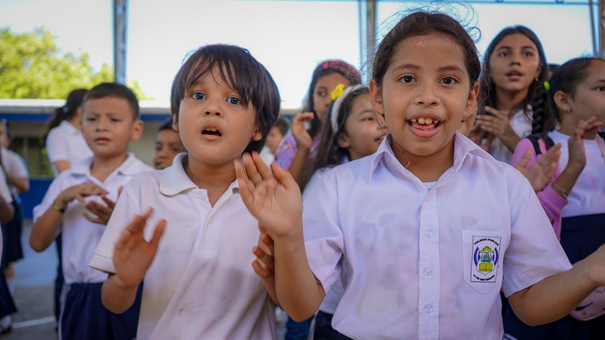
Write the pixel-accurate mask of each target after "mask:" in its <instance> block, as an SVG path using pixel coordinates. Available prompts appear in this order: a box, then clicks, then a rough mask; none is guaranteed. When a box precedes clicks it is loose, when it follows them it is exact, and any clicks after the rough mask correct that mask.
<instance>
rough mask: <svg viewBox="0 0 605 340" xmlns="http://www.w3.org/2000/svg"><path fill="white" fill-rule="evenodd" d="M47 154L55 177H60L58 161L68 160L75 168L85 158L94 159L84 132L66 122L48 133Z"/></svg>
mask: <svg viewBox="0 0 605 340" xmlns="http://www.w3.org/2000/svg"><path fill="white" fill-rule="evenodd" d="M46 154H47V156H48V160H49V161H50V164H51V166H52V168H53V173H54V174H55V177H56V176H57V175H58V171H57V168H56V167H55V162H56V161H60V160H66V161H69V163H70V164H71V165H72V166H73V165H74V164H75V163H78V162H79V161H81V160H83V159H85V158H88V157H92V151H91V150H90V148H89V147H88V144H86V140H85V139H84V136H83V135H82V132H81V131H79V130H78V129H76V128H75V127H74V126H73V125H71V123H70V122H68V121H66V120H64V121H62V122H61V124H59V125H58V126H56V127H55V128H53V129H51V130H50V131H49V132H48V135H47V136H46Z"/></svg>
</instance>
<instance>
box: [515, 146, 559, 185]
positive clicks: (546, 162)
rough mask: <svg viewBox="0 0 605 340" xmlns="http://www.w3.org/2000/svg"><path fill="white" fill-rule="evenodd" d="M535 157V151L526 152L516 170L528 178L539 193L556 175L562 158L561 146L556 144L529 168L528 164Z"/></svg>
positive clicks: (530, 149) (528, 150) (529, 149)
mask: <svg viewBox="0 0 605 340" xmlns="http://www.w3.org/2000/svg"><path fill="white" fill-rule="evenodd" d="M534 155H535V152H534V149H532V148H528V149H527V150H525V154H523V158H521V160H520V161H519V163H517V164H516V165H515V168H516V169H517V170H519V171H520V172H521V173H522V174H523V175H524V176H525V177H526V178H527V180H528V181H529V183H530V184H531V186H532V188H533V189H534V191H536V192H538V191H541V190H542V189H544V187H545V186H546V184H548V182H550V180H551V179H552V176H554V174H555V170H556V169H557V164H558V163H559V157H561V144H556V145H554V146H553V147H551V148H550V149H548V151H547V152H546V153H544V154H543V155H542V157H540V158H538V160H537V161H536V162H534V163H533V164H532V165H531V166H529V167H528V166H527V164H528V163H529V161H530V160H531V158H532V157H534Z"/></svg>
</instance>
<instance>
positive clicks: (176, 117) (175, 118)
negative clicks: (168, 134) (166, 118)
mask: <svg viewBox="0 0 605 340" xmlns="http://www.w3.org/2000/svg"><path fill="white" fill-rule="evenodd" d="M172 129H173V130H174V131H176V132H179V115H178V114H176V113H173V114H172Z"/></svg>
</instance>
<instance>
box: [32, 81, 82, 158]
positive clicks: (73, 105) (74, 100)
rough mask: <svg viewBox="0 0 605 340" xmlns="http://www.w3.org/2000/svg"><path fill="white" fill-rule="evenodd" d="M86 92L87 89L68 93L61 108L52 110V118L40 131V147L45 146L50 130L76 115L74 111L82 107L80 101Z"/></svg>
mask: <svg viewBox="0 0 605 340" xmlns="http://www.w3.org/2000/svg"><path fill="white" fill-rule="evenodd" d="M86 92H88V90H87V89H75V90H72V91H71V92H69V94H68V95H67V99H66V100H65V104H64V105H63V106H61V107H58V108H56V109H55V110H54V113H53V116H52V117H51V118H50V120H48V121H47V122H46V124H45V125H44V128H43V129H42V135H41V136H40V143H41V144H42V146H43V147H44V146H46V137H47V136H48V133H49V132H50V130H52V129H54V128H56V127H57V126H59V124H61V122H62V121H64V120H67V121H70V120H72V118H74V116H75V115H76V111H77V110H78V108H79V107H80V106H82V99H84V95H85V94H86Z"/></svg>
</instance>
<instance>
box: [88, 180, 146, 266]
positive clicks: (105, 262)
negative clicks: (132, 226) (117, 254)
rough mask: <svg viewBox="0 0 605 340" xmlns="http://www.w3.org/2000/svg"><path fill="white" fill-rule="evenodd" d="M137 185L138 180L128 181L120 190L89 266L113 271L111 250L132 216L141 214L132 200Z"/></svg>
mask: <svg viewBox="0 0 605 340" xmlns="http://www.w3.org/2000/svg"><path fill="white" fill-rule="evenodd" d="M139 185H140V182H139V181H137V180H134V181H130V182H129V183H128V184H126V186H125V187H124V189H123V190H122V193H121V194H120V197H119V198H118V201H117V202H116V205H115V207H114V208H113V212H112V213H111V217H110V218H109V222H107V226H106V227H105V231H104V232H103V236H101V240H100V241H99V243H98V244H97V248H96V249H95V251H94V253H93V255H92V258H91V260H90V262H89V263H88V265H89V266H90V267H91V268H94V269H97V270H100V271H102V272H106V273H115V271H116V270H115V267H114V265H113V251H114V248H115V245H116V242H117V241H118V239H119V238H120V236H121V235H122V232H123V231H124V229H126V227H127V226H128V224H129V223H130V222H131V221H132V219H133V218H134V216H135V215H137V214H141V211H139V210H140V209H139V208H138V206H139V204H135V200H133V196H134V195H133V192H136V191H140V190H136V187H138V186H139ZM133 189H135V190H133Z"/></svg>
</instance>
